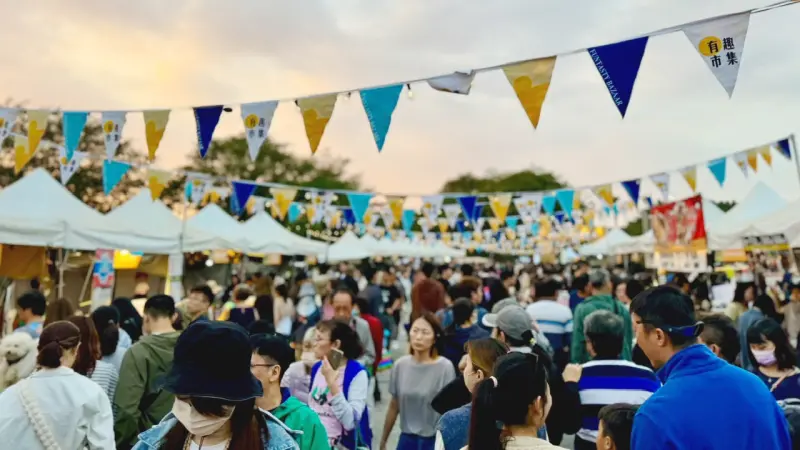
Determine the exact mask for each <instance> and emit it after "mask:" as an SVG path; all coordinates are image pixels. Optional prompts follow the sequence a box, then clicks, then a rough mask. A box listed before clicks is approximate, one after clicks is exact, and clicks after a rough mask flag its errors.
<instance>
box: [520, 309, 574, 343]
mask: <svg viewBox="0 0 800 450" xmlns="http://www.w3.org/2000/svg"><path fill="white" fill-rule="evenodd" d="M525 311H527V312H528V315H529V316H530V317H531V319H532V320H534V321H536V324H537V325H538V326H539V331H541V332H542V333H544V335H545V336H547V340H548V341H550V345H552V347H553V348H554V349H562V348H564V347H567V348H569V346H570V342H571V340H572V311H570V309H569V307H568V306H565V305H562V304H560V303H558V302H556V301H555V300H544V299H542V300H537V301H535V302H533V303H531V304H530V305H528V307H527V308H525Z"/></svg>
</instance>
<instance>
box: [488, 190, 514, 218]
mask: <svg viewBox="0 0 800 450" xmlns="http://www.w3.org/2000/svg"><path fill="white" fill-rule="evenodd" d="M489 206H490V207H491V208H492V212H493V213H494V216H495V217H497V220H499V221H500V222H503V221H505V220H506V216H507V215H508V207H509V206H511V194H499V195H493V196H491V197H489Z"/></svg>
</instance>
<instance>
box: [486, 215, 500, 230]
mask: <svg viewBox="0 0 800 450" xmlns="http://www.w3.org/2000/svg"><path fill="white" fill-rule="evenodd" d="M488 222H489V228H491V229H492V231H493V232H495V233H497V232H498V231H500V219H498V218H497V217H489V220H488Z"/></svg>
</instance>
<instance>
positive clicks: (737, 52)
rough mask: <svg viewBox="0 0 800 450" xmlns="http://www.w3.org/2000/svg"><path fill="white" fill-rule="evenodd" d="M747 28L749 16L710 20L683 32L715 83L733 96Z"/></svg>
mask: <svg viewBox="0 0 800 450" xmlns="http://www.w3.org/2000/svg"><path fill="white" fill-rule="evenodd" d="M749 25H750V13H749V12H747V13H744V14H738V15H735V16H728V17H723V18H721V19H713V20H709V21H707V22H701V23H698V24H695V25H690V26H688V27H686V28H684V29H683V32H684V33H685V34H686V37H687V38H689V41H690V42H691V43H692V45H693V46H694V48H695V49H696V50H697V52H698V53H699V54H700V56H701V57H702V58H703V60H704V61H705V62H706V65H708V68H709V69H711V72H713V73H714V76H716V77H717V81H719V83H720V84H721V85H722V87H723V88H725V91H726V92H728V96H729V97H730V96H731V95H733V88H735V87H736V78H737V77H738V76H739V66H740V65H741V63H742V56H743V53H744V41H745V38H746V37H747V28H748V26H749Z"/></svg>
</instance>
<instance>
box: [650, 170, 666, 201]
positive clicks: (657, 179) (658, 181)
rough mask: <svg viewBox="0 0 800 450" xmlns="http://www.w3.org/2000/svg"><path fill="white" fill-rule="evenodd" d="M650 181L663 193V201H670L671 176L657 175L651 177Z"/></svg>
mask: <svg viewBox="0 0 800 450" xmlns="http://www.w3.org/2000/svg"><path fill="white" fill-rule="evenodd" d="M650 180H651V181H652V182H653V184H655V185H656V187H657V188H658V191H659V192H661V199H662V200H664V201H666V200H667V199H669V174H668V173H657V174H655V175H650Z"/></svg>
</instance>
